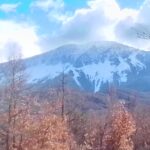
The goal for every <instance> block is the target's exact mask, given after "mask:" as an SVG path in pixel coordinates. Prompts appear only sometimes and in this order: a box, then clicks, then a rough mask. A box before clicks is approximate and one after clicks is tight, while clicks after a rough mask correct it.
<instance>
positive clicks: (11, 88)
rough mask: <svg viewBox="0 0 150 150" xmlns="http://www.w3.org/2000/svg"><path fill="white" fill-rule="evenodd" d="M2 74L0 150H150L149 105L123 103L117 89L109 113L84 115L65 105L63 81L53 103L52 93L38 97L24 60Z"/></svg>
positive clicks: (9, 65)
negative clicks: (118, 96)
mask: <svg viewBox="0 0 150 150" xmlns="http://www.w3.org/2000/svg"><path fill="white" fill-rule="evenodd" d="M2 71H3V74H4V76H3V78H1V88H0V150H150V115H149V114H150V105H147V104H146V103H139V102H138V100H135V98H133V100H132V102H131V103H126V101H124V100H120V99H119V100H118V98H117V96H116V94H115V92H114V91H113V90H112V91H111V92H110V93H109V94H108V96H107V100H105V102H104V103H105V105H106V106H105V109H104V111H102V112H97V111H86V110H84V111H83V110H82V109H80V108H81V107H82V105H84V104H82V103H78V104H76V105H74V103H73V102H72V101H71V100H70V101H69V100H68V99H67V100H66V95H67V94H68V92H66V91H67V90H69V89H66V88H65V81H64V80H65V79H64V76H63V77H62V80H61V81H60V82H61V84H60V87H59V88H58V89H57V90H56V93H57V96H55V98H54V99H52V97H53V96H52V93H53V92H52V91H51V90H52V89H46V91H45V94H43V93H42V94H39V93H40V91H36V92H35V89H34V90H33V89H32V86H29V85H28V75H27V74H26V73H25V65H24V64H23V62H22V60H21V59H20V58H17V57H13V58H12V59H10V60H9V62H8V63H6V64H3V70H2ZM69 97H72V95H71V92H70V95H69ZM74 99H78V97H75V96H74ZM137 99H138V98H137ZM77 102H80V101H79V99H78V100H77ZM84 103H86V101H84Z"/></svg>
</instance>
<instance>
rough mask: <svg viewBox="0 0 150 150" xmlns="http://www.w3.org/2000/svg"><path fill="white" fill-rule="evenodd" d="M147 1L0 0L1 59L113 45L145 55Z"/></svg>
mask: <svg viewBox="0 0 150 150" xmlns="http://www.w3.org/2000/svg"><path fill="white" fill-rule="evenodd" d="M149 38H150V0H0V59H1V61H3V60H5V59H6V57H7V55H8V54H9V53H10V50H12V49H16V50H19V51H21V52H22V54H23V56H24V57H29V56H33V55H36V54H39V53H42V52H45V51H48V50H51V49H53V48H55V47H57V46H60V45H64V44H69V43H87V42H92V41H100V40H107V41H116V42H120V43H123V44H127V45H130V46H133V47H136V48H141V49H144V50H150V40H149Z"/></svg>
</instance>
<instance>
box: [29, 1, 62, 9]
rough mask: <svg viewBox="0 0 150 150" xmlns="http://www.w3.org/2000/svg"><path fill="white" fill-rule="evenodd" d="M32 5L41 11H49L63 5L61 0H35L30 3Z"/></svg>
mask: <svg viewBox="0 0 150 150" xmlns="http://www.w3.org/2000/svg"><path fill="white" fill-rule="evenodd" d="M32 7H37V8H40V9H42V10H43V11H49V10H51V9H57V10H58V9H60V8H63V7H64V1H63V0H36V1H35V2H33V3H32Z"/></svg>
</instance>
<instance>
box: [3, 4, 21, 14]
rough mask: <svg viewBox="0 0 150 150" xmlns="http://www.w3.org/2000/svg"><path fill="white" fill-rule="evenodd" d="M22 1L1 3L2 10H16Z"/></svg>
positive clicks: (6, 11)
mask: <svg viewBox="0 0 150 150" xmlns="http://www.w3.org/2000/svg"><path fill="white" fill-rule="evenodd" d="M19 5H20V3H16V4H1V5H0V11H3V12H5V13H10V12H15V11H16V9H17V8H18V7H19Z"/></svg>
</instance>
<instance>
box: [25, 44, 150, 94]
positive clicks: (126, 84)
mask: <svg viewBox="0 0 150 150" xmlns="http://www.w3.org/2000/svg"><path fill="white" fill-rule="evenodd" d="M25 63H26V66H27V70H26V71H27V73H28V74H29V82H30V83H32V84H36V83H38V84H41V85H42V84H43V85H44V84H50V85H52V86H54V81H55V84H56V81H58V80H59V79H60V77H61V75H62V72H64V74H65V75H66V76H67V77H68V80H67V82H68V84H69V85H70V86H72V87H73V88H79V89H81V90H86V91H93V92H98V91H100V90H105V89H106V88H107V87H108V84H109V83H113V84H114V85H115V86H117V87H121V88H131V89H136V90H141V91H147V90H149V89H150V84H148V81H150V80H149V78H150V52H146V51H141V50H138V49H134V48H132V47H129V46H125V45H122V44H119V43H115V42H107V41H104V42H94V43H89V44H86V45H75V44H71V45H64V46H61V47H59V48H57V49H55V50H51V51H49V52H47V53H45V54H42V55H38V56H35V57H32V58H29V59H26V60H25ZM57 83H58V82H57Z"/></svg>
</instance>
